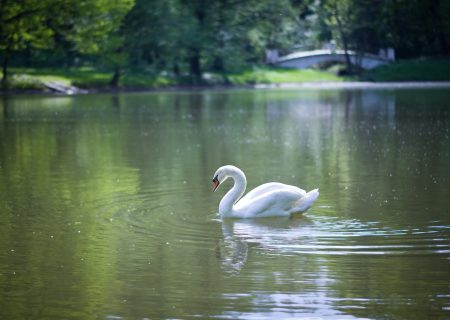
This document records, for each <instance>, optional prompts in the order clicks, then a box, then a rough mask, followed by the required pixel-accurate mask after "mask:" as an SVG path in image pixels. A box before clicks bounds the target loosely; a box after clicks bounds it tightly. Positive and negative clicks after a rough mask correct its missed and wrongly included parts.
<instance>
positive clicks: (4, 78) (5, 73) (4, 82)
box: [2, 50, 9, 87]
mask: <svg viewBox="0 0 450 320" xmlns="http://www.w3.org/2000/svg"><path fill="white" fill-rule="evenodd" d="M8 60H9V50H5V55H4V56H3V64H2V73H3V76H2V87H6V86H7V83H8V80H9V79H8V78H9V74H8Z"/></svg>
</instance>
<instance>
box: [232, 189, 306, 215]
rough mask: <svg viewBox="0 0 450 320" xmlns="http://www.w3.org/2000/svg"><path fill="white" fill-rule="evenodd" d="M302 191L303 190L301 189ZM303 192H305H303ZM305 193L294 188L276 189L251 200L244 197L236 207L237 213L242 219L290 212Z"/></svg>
mask: <svg viewBox="0 0 450 320" xmlns="http://www.w3.org/2000/svg"><path fill="white" fill-rule="evenodd" d="M299 190H301V189H299ZM301 191H303V190H301ZM301 197H303V193H302V192H299V191H298V190H296V189H293V188H275V190H272V191H267V190H266V192H263V193H261V194H260V195H259V196H254V197H251V198H247V196H246V197H244V198H242V199H241V200H239V202H238V203H236V205H235V211H236V212H239V213H240V216H241V217H248V218H252V217H258V216H265V215H267V214H268V213H270V212H279V213H280V215H282V213H283V212H286V211H289V210H290V209H291V208H292V207H293V206H294V205H295V203H296V202H297V201H298V200H299V198H301Z"/></svg>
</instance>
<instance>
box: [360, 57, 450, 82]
mask: <svg viewBox="0 0 450 320" xmlns="http://www.w3.org/2000/svg"><path fill="white" fill-rule="evenodd" d="M362 79H363V80H370V81H376V82H391V81H450V59H431V58H422V59H414V60H403V61H398V62H395V63H393V64H389V65H384V66H381V67H378V68H375V69H373V70H370V71H367V72H365V73H364V74H363V75H362Z"/></svg>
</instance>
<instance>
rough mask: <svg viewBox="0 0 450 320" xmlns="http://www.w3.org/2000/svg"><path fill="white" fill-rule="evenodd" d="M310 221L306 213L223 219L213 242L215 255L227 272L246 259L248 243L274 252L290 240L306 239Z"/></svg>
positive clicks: (311, 233) (234, 269) (283, 250)
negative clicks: (220, 232) (215, 242)
mask: <svg viewBox="0 0 450 320" xmlns="http://www.w3.org/2000/svg"><path fill="white" fill-rule="evenodd" d="M312 225H313V223H312V221H310V220H309V219H308V217H306V216H303V215H294V216H292V217H278V218H260V219H238V220H236V219H224V220H222V233H223V239H222V240H221V241H220V243H219V244H218V246H217V251H216V253H217V257H218V258H219V259H220V260H221V261H222V266H223V268H224V269H225V271H227V272H231V273H236V272H239V271H240V270H241V269H242V268H243V267H244V265H245V263H246V262H247V258H248V254H249V247H256V248H258V249H260V250H264V251H267V252H274V253H283V252H286V251H289V247H290V246H291V245H292V244H297V245H298V244H299V243H304V242H305V241H306V242H310V241H311V237H314V236H313V232H312V229H311V227H312Z"/></svg>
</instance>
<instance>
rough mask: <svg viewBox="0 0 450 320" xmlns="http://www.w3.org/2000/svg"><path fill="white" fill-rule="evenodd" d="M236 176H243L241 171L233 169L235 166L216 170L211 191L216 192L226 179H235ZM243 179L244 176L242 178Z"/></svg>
mask: <svg viewBox="0 0 450 320" xmlns="http://www.w3.org/2000/svg"><path fill="white" fill-rule="evenodd" d="M236 175H242V176H244V173H243V172H242V171H241V169H239V168H237V167H235V166H230V165H228V166H223V167H220V168H219V169H217V171H216V173H214V178H213V180H212V181H213V188H214V189H213V191H216V190H217V188H219V186H220V185H221V184H222V183H223V182H224V181H225V180H227V179H228V178H230V177H236ZM244 177H245V176H244Z"/></svg>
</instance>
